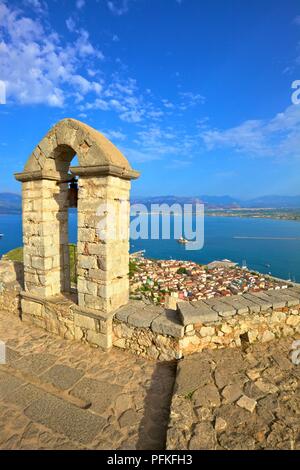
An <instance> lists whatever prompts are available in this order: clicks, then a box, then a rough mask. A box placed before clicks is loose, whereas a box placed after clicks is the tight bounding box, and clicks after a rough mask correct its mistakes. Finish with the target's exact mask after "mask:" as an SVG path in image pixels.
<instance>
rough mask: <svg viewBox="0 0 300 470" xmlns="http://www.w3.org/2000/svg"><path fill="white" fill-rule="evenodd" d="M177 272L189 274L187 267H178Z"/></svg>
mask: <svg viewBox="0 0 300 470" xmlns="http://www.w3.org/2000/svg"><path fill="white" fill-rule="evenodd" d="M177 274H187V270H186V269H185V268H179V269H177Z"/></svg>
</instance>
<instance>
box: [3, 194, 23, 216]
mask: <svg viewBox="0 0 300 470" xmlns="http://www.w3.org/2000/svg"><path fill="white" fill-rule="evenodd" d="M21 211H22V198H21V196H20V195H19V194H14V193H0V214H20V213H21Z"/></svg>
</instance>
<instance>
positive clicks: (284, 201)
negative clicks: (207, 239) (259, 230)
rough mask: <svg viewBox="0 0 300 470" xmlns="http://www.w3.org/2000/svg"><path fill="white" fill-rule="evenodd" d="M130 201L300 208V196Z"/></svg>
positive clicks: (226, 206)
mask: <svg viewBox="0 0 300 470" xmlns="http://www.w3.org/2000/svg"><path fill="white" fill-rule="evenodd" d="M131 202H132V203H139V204H145V205H146V206H147V207H149V206H150V204H163V203H166V204H176V203H177V204H195V203H196V202H201V203H203V204H205V206H206V208H208V209H232V208H270V209H298V208H300V196H276V195H274V196H263V197H258V198H254V199H248V200H243V199H238V198H233V197H231V196H228V195H225V196H207V195H201V196H196V197H179V196H153V197H135V198H132V201H131Z"/></svg>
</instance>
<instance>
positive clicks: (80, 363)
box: [0, 313, 176, 450]
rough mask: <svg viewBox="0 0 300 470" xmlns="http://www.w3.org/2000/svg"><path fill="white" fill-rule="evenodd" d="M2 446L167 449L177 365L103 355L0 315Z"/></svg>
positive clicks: (121, 353) (122, 354)
mask: <svg viewBox="0 0 300 470" xmlns="http://www.w3.org/2000/svg"><path fill="white" fill-rule="evenodd" d="M0 339H1V340H2V341H5V342H6V345H7V364H5V365H0V449H87V448H88V449H108V450H110V449H111V450H115V449H151V450H160V449H164V448H165V441H166V432H167V425H168V420H169V407H170V401H171V396H172V390H173V384H174V378H175V369H176V365H175V363H157V362H155V361H153V362H150V361H147V360H145V359H141V358H139V357H137V356H134V355H132V354H130V353H128V352H125V351H120V350H117V349H114V350H112V351H111V352H109V353H107V352H101V351H100V350H99V349H93V348H91V347H90V346H88V345H84V344H80V343H79V342H78V343H77V342H75V341H68V340H64V339H60V338H57V337H55V336H53V335H51V334H49V333H46V332H44V331H43V330H41V329H39V328H37V327H34V326H31V325H28V324H24V323H22V322H21V321H20V320H19V319H18V318H17V317H15V316H13V315H9V314H7V313H6V314H4V313H0Z"/></svg>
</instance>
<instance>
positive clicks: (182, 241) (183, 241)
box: [177, 237, 188, 245]
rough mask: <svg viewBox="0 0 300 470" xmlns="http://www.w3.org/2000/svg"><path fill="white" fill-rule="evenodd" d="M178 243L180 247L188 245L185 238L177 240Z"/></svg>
mask: <svg viewBox="0 0 300 470" xmlns="http://www.w3.org/2000/svg"><path fill="white" fill-rule="evenodd" d="M177 242H178V243H181V244H182V245H185V244H186V243H188V240H187V239H186V238H183V237H180V238H179V239H178V240H177Z"/></svg>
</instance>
